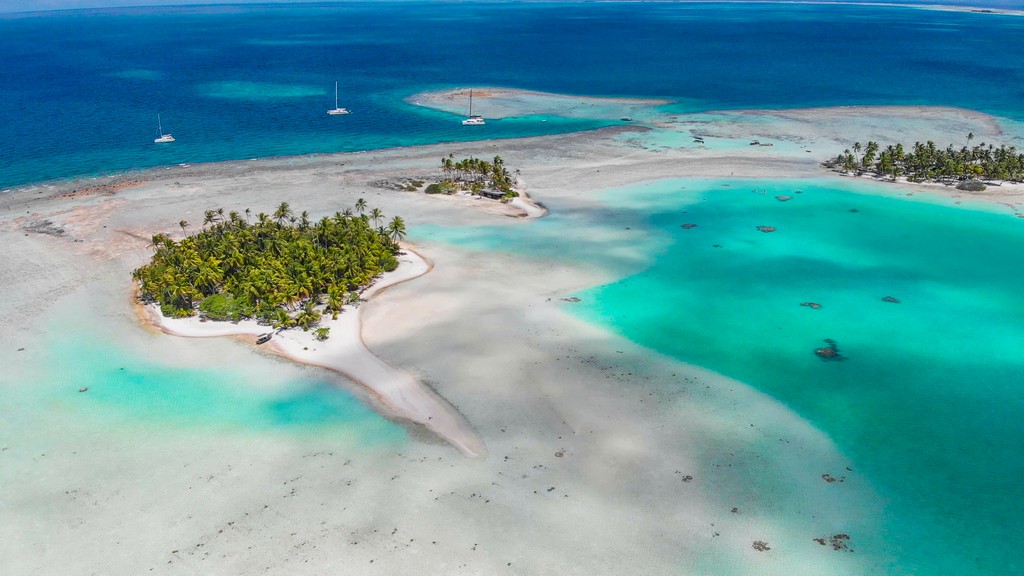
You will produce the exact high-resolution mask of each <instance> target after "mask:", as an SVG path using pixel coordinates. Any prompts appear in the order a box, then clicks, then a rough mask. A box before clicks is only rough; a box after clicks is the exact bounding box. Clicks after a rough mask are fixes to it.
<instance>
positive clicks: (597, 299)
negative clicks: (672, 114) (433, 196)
mask: <svg viewBox="0 0 1024 576" xmlns="http://www.w3.org/2000/svg"><path fill="white" fill-rule="evenodd" d="M780 195H788V196H792V197H793V199H792V200H789V201H786V202H782V201H779V200H777V199H776V198H775V197H776V196H780ZM602 201H603V206H602V208H600V209H597V210H588V211H579V212H572V211H568V212H566V211H561V210H559V209H558V207H557V206H552V208H553V213H552V217H550V221H549V222H545V221H544V220H548V219H547V218H546V219H542V220H540V221H537V222H533V223H531V224H530V225H528V226H524V227H520V226H500V227H493V228H489V229H481V228H470V229H454V230H441V229H436V228H428V229H422V230H419V231H417V232H418V233H420V234H422V235H423V236H425V237H427V238H431V239H435V240H440V241H445V242H451V243H456V244H459V245H461V246H466V247H476V248H486V249H502V247H509V248H508V249H509V250H517V251H522V252H524V253H528V254H530V255H532V256H535V257H543V258H552V259H562V260H564V261H566V262H573V263H575V264H577V265H578V264H580V263H584V264H585V265H590V266H595V265H601V264H600V263H601V260H602V259H607V262H606V264H605V266H609V267H611V268H612V269H613V270H614V272H615V273H618V274H622V275H623V277H622V278H621V279H620V280H618V281H615V282H612V283H610V284H607V285H604V286H599V287H595V288H593V289H590V290H587V291H584V292H582V293H580V294H578V296H579V297H580V298H582V302H581V303H579V304H572V305H570V306H568V307H567V310H569V311H571V312H573V313H575V314H578V315H580V316H581V317H583V318H585V319H587V320H589V321H592V322H595V323H598V324H601V325H604V326H607V327H609V328H611V329H613V330H614V331H616V332H618V333H620V334H622V335H624V336H626V337H627V338H629V339H631V340H633V341H635V342H638V343H640V344H642V345H644V346H647V347H649V348H651V349H653V350H656V351H658V352H661V353H665V354H668V355H671V356H674V357H676V358H678V359H681V360H684V361H686V362H690V363H693V364H698V365H700V366H703V367H707V368H710V369H712V370H715V371H717V372H720V373H722V374H725V375H727V376H730V377H734V378H736V379H738V380H741V381H743V382H745V383H747V384H749V385H751V386H754V387H756V388H757V389H759V390H761V391H763V392H765V393H767V394H769V395H771V396H773V397H775V398H777V399H779V400H780V401H782V402H784V403H785V404H786V405H788V406H789V407H791V408H792V409H793V410H794V411H796V412H797V413H798V414H800V415H801V416H803V417H805V418H807V419H808V420H810V421H811V422H812V423H813V424H814V425H815V426H817V427H818V428H820V429H821V430H823V431H824V432H825V433H827V434H828V435H829V436H830V437H831V438H832V439H833V440H834V441H835V442H836V443H837V444H838V445H839V447H840V450H842V451H843V453H844V454H846V455H847V456H848V457H849V458H851V460H852V462H853V465H852V468H853V470H852V471H842V472H841V473H842V474H846V475H851V476H852V475H859V476H861V477H863V478H866V479H867V480H868V481H869V482H870V483H871V484H872V485H873V486H875V488H876V489H877V490H878V492H879V493H880V494H881V496H882V497H883V499H884V500H885V501H886V512H885V517H884V518H883V519H882V520H883V526H884V532H883V533H881V534H872V535H854V537H855V538H856V539H857V540H859V542H858V543H859V544H860V545H861V546H860V547H859V548H858V551H857V553H862V554H872V548H875V553H877V554H880V555H884V554H885V553H888V554H892V555H894V556H895V557H896V558H897V560H896V562H897V564H895V565H893V566H890V567H889V569H888V573H890V574H920V575H924V574H928V575H932V574H935V575H939V574H950V573H951V572H950V571H949V570H950V568H952V567H955V571H954V572H952V573H956V574H964V575H966V574H979V575H980V574H993V573H1020V571H1021V569H1022V568H1024V566H1022V564H1021V560H1020V558H1019V555H1018V554H1017V551H1015V550H1013V548H1012V547H1008V546H1005V545H1004V544H1003V542H1005V539H1006V538H1008V537H1010V535H1014V534H1016V535H1020V534H1022V533H1024V520H1022V519H1021V518H1020V517H1019V516H1018V515H1017V514H1016V513H1015V511H1018V510H1019V509H1020V506H1019V503H1020V502H1021V501H1022V500H1024V487H1022V485H1021V484H1020V482H1019V481H1018V479H1019V478H1021V477H1022V475H1024V441H1022V439H1024V421H1022V420H1021V414H1024V355H1022V354H1021V351H1022V350H1024V306H1022V305H1021V301H1020V287H1021V286H1024V252H1022V250H1021V247H1024V220H1021V219H1018V218H1015V217H1013V216H1012V215H1010V214H1008V213H1006V212H1005V211H999V210H996V209H993V208H990V207H985V206H980V205H976V206H965V205H960V206H955V205H953V201H952V200H937V199H934V198H932V199H928V200H921V199H919V198H915V199H906V198H900V197H896V196H895V195H892V194H888V193H887V191H886V190H885V189H884V188H881V186H880V185H878V184H860V183H856V182H849V181H845V180H841V179H832V178H826V179H812V180H770V181H769V180H756V181H754V180H692V179H686V180H670V181H658V182H653V183H645V184H641V185H636V186H630V187H626V188H621V189H615V190H611V191H608V192H606V193H604V194H603V196H602ZM683 224H697V226H696V227H694V228H690V229H684V228H682V225H683ZM758 226H774V227H775V228H776V230H775V231H774V232H768V233H766V232H761V231H759V230H758V229H757V227H758ZM627 228H628V230H627ZM566 230H571V231H572V232H571V233H570V234H566V233H565V231H566ZM622 244H628V245H630V246H631V248H630V249H629V250H626V251H624V250H623V249H622V248H621V247H620V246H621V245H622ZM639 254H646V257H644V258H642V260H643V261H640V260H638V259H637V258H638V257H639V256H638V255H639ZM886 296H892V297H894V298H896V299H898V300H899V302H898V303H891V302H885V301H883V298H884V297H886ZM803 302H815V303H819V304H821V308H820V309H812V308H811V307H807V306H801V305H800V304H801V303H803ZM826 338H827V339H832V340H835V341H836V342H837V343H838V347H839V350H840V352H841V354H842V356H843V359H842V360H837V361H824V360H822V359H820V358H818V357H817V356H816V355H815V354H814V350H815V349H817V348H820V347H823V346H826V344H825V342H823V340H824V339H826ZM833 474H834V475H838V474H836V473H835V472H833ZM766 497H767V496H766ZM1000 571H1001V572H1000Z"/></svg>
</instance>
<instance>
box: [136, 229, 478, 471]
mask: <svg viewBox="0 0 1024 576" xmlns="http://www.w3.org/2000/svg"><path fill="white" fill-rule="evenodd" d="M403 248H404V249H405V252H403V253H402V254H401V255H400V256H399V258H398V261H399V267H398V268H397V269H396V270H395V271H393V272H389V273H386V274H384V275H382V276H381V277H380V278H379V279H378V280H377V281H376V282H374V283H373V285H371V286H370V287H369V288H367V289H366V290H364V291H363V292H362V294H361V297H362V299H363V300H370V299H371V298H373V297H374V296H375V295H376V294H379V293H381V292H383V291H384V290H385V289H387V288H389V287H391V286H395V285H397V284H400V283H402V282H407V281H409V280H413V279H415V278H418V277H420V276H422V275H424V274H426V273H427V272H429V271H430V269H431V265H430V263H429V262H428V261H427V260H426V259H424V258H423V257H422V256H420V255H419V254H418V253H417V252H416V251H415V250H414V249H413V248H412V247H411V246H409V245H404V246H403ZM141 309H142V310H143V314H142V317H143V319H145V320H146V321H148V322H150V323H152V324H153V325H154V326H156V327H158V328H159V329H160V330H163V331H164V332H167V333H168V334H174V335H176V336H185V337H190V338H210V337H216V336H250V337H253V338H252V340H253V342H255V337H258V336H260V335H262V334H266V333H274V336H273V337H272V339H271V340H270V341H269V342H267V343H265V344H263V347H264V348H265V349H267V350H270V351H272V352H274V353H277V354H279V355H281V356H283V357H285V358H288V359H290V360H294V361H296V362H300V363H302V364H308V365H310V366H319V367H321V368H327V369H329V370H333V371H335V372H338V373H340V374H343V375H345V376H346V377H348V378H350V379H351V380H353V381H354V382H356V383H358V384H360V385H362V386H363V387H365V388H366V389H367V390H368V391H369V392H370V393H371V394H372V395H373V396H374V397H375V398H376V399H377V400H379V401H380V403H381V404H382V405H383V406H384V407H385V409H386V410H387V411H388V412H390V413H391V414H392V415H393V416H395V417H397V418H402V419H405V420H409V421H411V422H414V423H416V424H420V425H422V426H424V427H426V428H427V429H428V430H430V431H431V432H433V433H435V434H437V435H438V436H440V437H441V438H443V439H445V440H446V441H448V442H450V443H451V444H452V445H453V446H455V447H456V448H458V449H459V450H461V451H462V452H463V453H464V454H466V455H467V456H471V457H479V456H483V455H484V454H486V448H485V447H484V444H483V441H482V440H481V439H480V437H479V436H478V435H477V434H476V433H475V432H474V431H473V429H472V427H470V425H469V424H468V423H467V422H466V421H465V419H464V418H463V417H462V416H461V415H460V414H459V413H458V411H457V410H455V409H454V408H453V407H452V406H451V405H449V404H448V403H447V402H445V401H444V399H443V398H441V397H439V396H438V395H437V394H435V393H434V392H433V391H432V390H430V389H429V388H427V387H426V386H424V385H423V384H422V383H420V382H418V381H417V380H416V378H415V377H413V376H412V375H411V374H409V373H408V372H406V371H403V370H398V369H396V368H393V367H392V366H390V365H389V364H388V363H386V362H384V361H383V360H381V359H380V358H379V357H377V356H376V355H374V354H373V352H370V350H369V349H367V348H366V344H364V343H363V331H362V322H361V319H360V309H361V306H353V305H348V306H345V308H344V312H342V313H341V314H340V315H339V316H338V318H337V319H336V320H334V319H331V318H330V317H329V316H325V317H324V319H323V320H322V321H321V323H320V326H321V327H326V328H330V337H329V338H328V339H327V340H325V341H317V340H316V339H315V338H313V334H312V333H311V332H303V331H301V330H298V329H292V330H286V331H281V332H275V331H274V330H273V329H272V328H271V327H269V326H266V325H262V324H259V323H257V322H256V321H254V320H243V321H241V322H235V323H232V322H203V321H201V320H200V319H199V318H198V317H193V318H167V317H165V316H163V315H162V314H161V313H160V309H159V308H158V307H157V306H156V305H155V304H148V305H145V306H143V307H141Z"/></svg>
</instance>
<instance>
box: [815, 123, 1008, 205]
mask: <svg viewBox="0 0 1024 576" xmlns="http://www.w3.org/2000/svg"><path fill="white" fill-rule="evenodd" d="M973 139H974V134H973V133H971V134H968V135H967V142H968V143H969V142H970V141H971V140H973ZM824 165H825V166H826V167H827V168H829V169H831V170H834V171H836V172H842V173H851V172H852V173H856V174H858V175H860V174H864V173H870V174H874V175H875V176H879V177H887V178H890V179H892V180H896V179H897V178H899V177H901V176H905V177H906V178H907V180H908V181H910V182H941V183H945V184H952V183H957V188H959V189H961V190H969V191H981V190H984V189H985V184H984V183H983V182H982V181H983V180H984V181H989V182H992V181H996V180H998V181H1001V182H1015V183H1018V182H1021V181H1024V154H1021V153H1018V152H1017V149H1016V148H1014V147H1012V146H1010V147H1007V146H1005V145H1000V146H999V147H998V148H996V147H995V146H993V145H992V144H988V145H986V144H985V143H981V144H978V145H976V146H973V147H970V148H968V147H967V146H962V147H961V148H959V149H957V148H955V147H954V146H953V145H952V144H950V145H948V146H946V148H945V149H940V148H938V147H936V146H935V143H934V142H932V141H930V140H929V141H928V142H925V143H921V142H915V143H914V145H913V146H912V147H910V149H909V150H908V149H907V148H906V147H904V146H903V144H895V145H893V144H890V145H888V146H886V147H885V148H884V149H883V148H881V147H880V146H879V144H878V143H877V142H873V141H868V143H867V145H866V146H862V145H861V143H860V142H855V143H854V144H853V146H852V147H851V148H847V149H846V150H845V151H843V153H842V154H840V155H839V156H837V157H836V158H834V159H832V160H828V161H826V162H825V163H824Z"/></svg>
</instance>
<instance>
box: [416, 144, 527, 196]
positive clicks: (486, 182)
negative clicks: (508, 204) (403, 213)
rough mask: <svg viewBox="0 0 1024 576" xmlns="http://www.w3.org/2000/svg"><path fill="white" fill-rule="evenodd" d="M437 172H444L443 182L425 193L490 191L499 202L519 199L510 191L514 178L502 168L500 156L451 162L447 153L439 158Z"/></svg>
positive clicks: (452, 159)
mask: <svg viewBox="0 0 1024 576" xmlns="http://www.w3.org/2000/svg"><path fill="white" fill-rule="evenodd" d="M441 171H442V172H444V175H445V178H444V180H441V181H440V182H438V183H436V184H431V185H430V186H427V189H426V193H427V194H454V193H456V192H458V191H460V190H468V191H469V192H472V193H474V194H479V193H481V192H482V191H483V190H484V189H486V188H490V189H492V190H496V191H498V192H499V193H500V194H501V198H502V199H503V200H508V199H511V198H515V197H516V196H519V193H518V192H516V191H515V189H514V185H515V178H513V176H512V174H511V173H509V171H508V169H507V168H505V161H504V160H502V159H501V156H495V157H494V161H493V162H488V161H486V160H483V159H480V158H473V157H472V156H470V157H469V158H463V159H462V160H455V156H454V155H452V154H449V155H448V156H446V157H444V158H441ZM517 172H518V171H517Z"/></svg>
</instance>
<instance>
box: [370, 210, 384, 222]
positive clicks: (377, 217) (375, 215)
mask: <svg viewBox="0 0 1024 576" xmlns="http://www.w3.org/2000/svg"><path fill="white" fill-rule="evenodd" d="M383 219H384V213H383V212H381V210H380V208H374V209H373V210H370V220H373V225H374V226H377V225H378V224H379V223H380V221H381V220H383Z"/></svg>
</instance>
